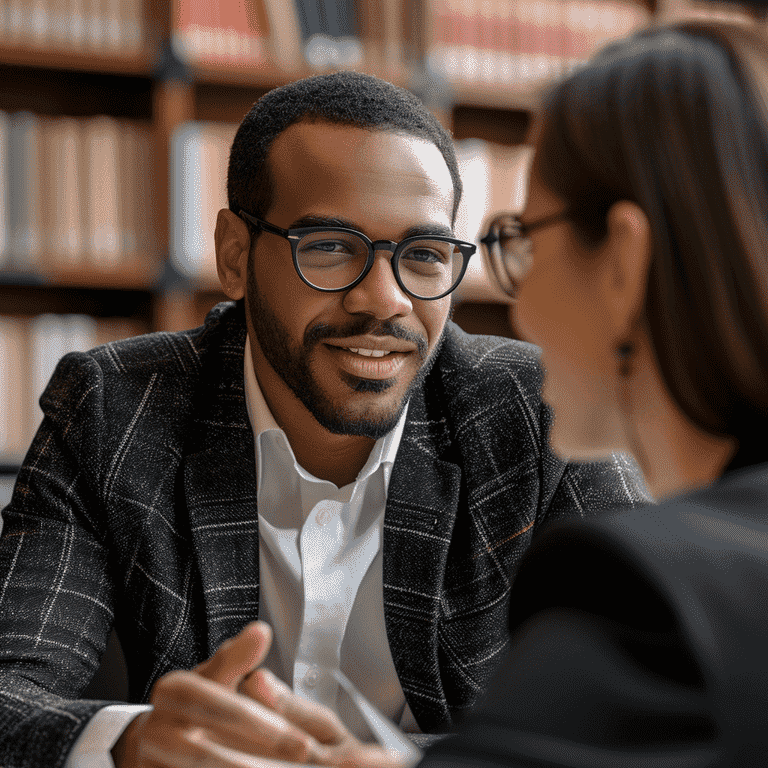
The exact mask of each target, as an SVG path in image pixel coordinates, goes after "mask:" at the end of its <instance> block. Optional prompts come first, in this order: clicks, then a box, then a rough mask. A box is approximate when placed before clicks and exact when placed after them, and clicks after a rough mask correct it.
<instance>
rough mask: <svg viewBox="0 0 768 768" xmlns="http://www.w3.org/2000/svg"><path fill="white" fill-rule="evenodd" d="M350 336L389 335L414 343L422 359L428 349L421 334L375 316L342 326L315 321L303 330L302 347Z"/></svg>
mask: <svg viewBox="0 0 768 768" xmlns="http://www.w3.org/2000/svg"><path fill="white" fill-rule="evenodd" d="M351 336H391V337H392V338H393V339H401V340H403V341H408V342H410V343H411V344H415V345H416V350H417V352H418V353H419V357H421V359H422V360H425V359H426V357H427V352H428V350H429V344H428V343H427V340H426V339H425V338H424V337H423V336H421V335H419V334H418V333H414V332H413V331H409V330H408V329H406V328H403V327H401V326H399V325H395V323H393V322H392V321H391V320H377V319H376V318H375V317H363V318H361V319H360V320H355V321H353V322H352V323H349V324H348V325H344V326H340V325H328V324H327V323H317V325H313V326H312V327H311V328H307V330H306V331H305V333H304V349H305V350H307V351H309V350H310V349H311V348H312V347H314V346H315V345H316V344H319V343H320V342H321V341H323V340H325V339H345V338H349V337H351Z"/></svg>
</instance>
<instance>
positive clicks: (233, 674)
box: [194, 621, 272, 686]
mask: <svg viewBox="0 0 768 768" xmlns="http://www.w3.org/2000/svg"><path fill="white" fill-rule="evenodd" d="M271 644H272V630H271V628H270V627H269V625H268V624H265V623H264V622H263V621H254V622H252V623H250V624H248V626H247V627H245V628H244V629H243V630H242V631H241V632H240V634H238V635H235V636H234V637H232V638H230V639H229V640H226V641H225V642H224V643H222V645H221V646H220V647H219V649H218V650H217V651H216V653H215V654H214V655H213V656H212V657H211V658H210V659H208V660H207V661H204V662H203V663H202V664H199V665H198V666H197V667H195V669H194V671H195V672H197V674H199V675H202V676H203V677H205V678H208V680H213V681H214V682H217V683H219V684H220V685H227V686H231V685H237V683H239V681H240V679H241V678H243V677H244V676H245V675H247V674H248V673H249V672H251V671H252V670H253V669H255V668H256V667H258V665H259V664H261V662H262V661H264V659H265V658H266V656H267V653H268V652H269V647H270V645H271Z"/></svg>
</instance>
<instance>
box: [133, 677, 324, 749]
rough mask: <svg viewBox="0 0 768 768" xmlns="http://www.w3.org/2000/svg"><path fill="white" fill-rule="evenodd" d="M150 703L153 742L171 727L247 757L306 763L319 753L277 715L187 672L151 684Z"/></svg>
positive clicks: (312, 742)
mask: <svg viewBox="0 0 768 768" xmlns="http://www.w3.org/2000/svg"><path fill="white" fill-rule="evenodd" d="M151 701H152V704H153V705H154V706H155V714H156V715H158V717H157V718H156V719H155V721H154V723H153V725H154V726H155V728H154V730H155V732H156V735H157V737H158V738H157V741H158V742H160V741H162V740H163V739H164V734H163V733H162V732H161V731H162V730H163V729H164V728H165V727H168V726H169V725H170V726H171V727H172V728H174V727H177V726H181V728H182V730H184V729H187V730H188V729H189V728H193V729H202V730H203V731H204V732H205V733H206V734H207V736H208V737H209V738H211V739H213V740H214V741H216V742H218V743H220V744H224V745H226V746H228V747H231V748H232V749H235V750H239V751H241V752H244V753H246V754H252V755H268V756H271V757H275V758H279V759H283V760H292V761H296V762H305V761H306V760H307V759H310V758H311V757H312V756H313V755H315V754H321V753H323V752H324V748H323V747H321V745H320V744H319V743H318V742H317V740H316V739H314V738H313V737H312V736H311V735H310V734H308V733H305V732H304V731H303V730H301V729H299V728H298V727H297V726H295V725H293V724H292V723H291V722H289V721H288V720H286V719H285V718H284V717H282V716H281V715H279V714H278V713H277V712H274V711H273V710H271V709H268V708H266V707H264V706H263V705H261V704H260V703H259V702H257V701H254V700H252V699H250V698H248V697H246V696H242V695H240V694H238V693H236V692H234V691H232V690H231V689H229V688H226V687H224V686H222V685H219V684H218V683H216V682H215V681H213V680H208V679H206V678H204V677H202V676H201V675H197V674H194V673H192V672H183V671H178V672H171V673H169V674H167V675H165V676H164V677H163V678H161V679H160V680H159V681H158V682H157V683H156V684H155V687H154V689H153V693H152V698H151ZM159 713H163V717H160V716H159ZM180 714H183V721H181V722H180V720H179V715H180ZM145 735H146V734H145ZM150 740H151V739H150Z"/></svg>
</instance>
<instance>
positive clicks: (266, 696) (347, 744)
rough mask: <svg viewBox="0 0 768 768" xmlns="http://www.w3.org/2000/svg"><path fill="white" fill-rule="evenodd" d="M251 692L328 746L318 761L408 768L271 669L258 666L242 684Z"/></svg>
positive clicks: (345, 766) (354, 767)
mask: <svg viewBox="0 0 768 768" xmlns="http://www.w3.org/2000/svg"><path fill="white" fill-rule="evenodd" d="M240 690H241V691H242V692H243V693H245V694H246V695H247V696H249V697H250V698H252V699H253V700H254V701H257V702H259V703H261V704H263V705H264V706H265V707H268V708H269V709H271V710H272V711H273V712H275V713H277V714H279V715H281V716H282V717H284V718H285V719H286V720H288V721H289V722H291V723H294V724H295V725H297V726H298V727H300V728H302V729H303V730H304V731H305V732H306V733H308V734H311V735H312V736H313V738H315V739H316V740H317V741H318V742H320V743H322V744H323V745H324V747H325V749H324V750H322V751H319V752H318V753H317V755H316V757H315V758H313V760H314V762H315V763H316V764H317V765H334V766H340V767H341V768H404V765H405V764H406V763H405V762H404V758H403V757H402V756H401V755H398V754H397V753H394V752H391V751H389V750H386V749H383V748H382V747H380V746H377V745H375V744H365V743H363V742H361V741H360V740H359V739H358V738H357V737H355V736H354V735H353V734H352V733H351V732H350V731H349V730H347V728H346V726H345V725H344V723H342V722H341V720H340V719H339V717H338V716H337V715H336V713H335V712H332V711H331V710H329V709H327V708H326V707H323V706H322V705H320V704H317V703H316V702H313V701H309V700H308V699H305V698H304V697H303V696H299V695H297V694H296V693H294V692H293V691H292V690H291V688H290V687H289V686H287V685H286V684H285V683H284V682H283V681H282V680H279V679H278V678H277V677H275V676H274V675H273V674H272V673H271V672H270V671H269V670H267V669H257V670H254V672H253V673H252V674H250V675H248V676H247V677H246V678H245V679H244V680H243V681H242V683H241V684H240Z"/></svg>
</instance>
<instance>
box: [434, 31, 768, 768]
mask: <svg viewBox="0 0 768 768" xmlns="http://www.w3.org/2000/svg"><path fill="white" fill-rule="evenodd" d="M534 144H535V159H534V164H533V169H532V174H531V181H530V188H529V199H528V205H527V207H526V210H525V212H524V214H523V216H522V222H519V221H516V220H515V219H514V217H509V216H506V217H500V219H497V220H496V221H495V222H494V224H493V225H492V226H491V229H490V231H489V234H488V236H486V238H484V243H485V245H486V248H487V252H488V257H489V263H490V265H491V267H492V271H493V272H494V274H495V275H496V276H497V279H498V280H499V283H500V284H501V285H502V286H503V287H504V288H505V289H506V290H507V291H508V292H509V293H510V294H511V295H514V296H516V298H517V321H518V324H519V327H520V328H521V329H522V330H523V332H524V333H525V335H526V336H527V338H529V339H530V340H531V341H533V342H535V343H537V344H539V345H540V346H541V348H542V362H543V364H544V367H545V370H546V378H545V384H544V397H545V399H546V400H547V401H548V402H549V403H550V405H551V406H552V407H553V409H554V412H555V422H554V427H553V431H552V434H551V437H550V439H551V441H552V444H553V447H554V448H555V449H556V450H557V451H558V452H559V453H561V454H562V455H569V456H572V457H582V458H585V459H586V458H590V459H591V458H595V457H598V456H604V455H606V454H607V453H609V452H611V451H629V452H631V453H632V454H634V456H635V457H636V459H637V460H638V462H639V464H640V466H641V468H642V469H643V472H644V474H645V476H646V480H647V482H648V486H649V489H650V490H651V492H652V493H653V494H654V496H655V497H656V498H657V499H659V500H660V501H661V503H660V505H659V506H657V507H652V508H646V509H643V510H633V511H631V512H627V513H616V514H613V515H609V516H607V517H603V518H600V519H596V520H594V521H589V522H584V523H583V524H576V525H570V524H563V525H558V526H553V527H552V528H550V529H548V530H547V531H545V532H544V533H543V535H542V536H541V537H540V538H539V539H538V541H537V542H536V543H535V544H534V546H533V547H532V549H531V550H530V551H529V553H528V555H527V556H526V559H525V562H524V564H523V566H522V567H521V570H520V572H519V575H518V578H517V581H516V583H515V587H514V593H515V597H514V599H513V601H512V604H513V606H514V608H513V615H512V616H511V621H512V624H513V627H515V630H516V631H515V635H514V640H513V643H512V648H511V649H510V652H509V655H508V658H507V661H506V662H505V664H504V666H503V667H502V669H501V670H500V671H499V675H498V678H497V679H498V683H497V684H496V686H495V687H494V688H493V689H492V690H491V691H490V693H489V695H488V697H487V700H486V703H485V705H484V707H483V708H482V710H481V712H480V713H479V714H478V715H477V716H476V719H475V720H474V722H473V723H472V724H471V725H470V726H469V727H468V729H467V730H466V732H465V733H464V734H463V735H461V736H457V737H452V738H450V739H447V740H445V741H444V742H441V743H440V744H439V745H437V746H436V747H434V748H433V749H432V750H431V751H430V752H429V753H428V755H427V757H426V759H425V760H424V762H423V765H424V766H447V765H470V764H471V765H475V766H481V765H482V766H485V765H520V766H545V765H546V766H602V765H605V766H659V767H660V766H673V765H674V766H705V765H706V766H714V765H717V766H726V765H728V766H747V765H750V766H751V765H764V764H765V763H766V761H768V728H766V719H767V718H768V654H766V648H768V464H766V463H765V462H768V439H767V436H768V428H767V427H768V375H767V374H768V174H767V173H766V170H767V169H768V46H767V45H766V42H765V41H764V40H763V39H762V38H761V37H759V36H758V35H757V33H754V32H750V31H748V30H747V29H746V28H740V27H713V26H705V25H703V24H700V23H689V24H682V25H679V26H677V27H675V28H672V29H663V28H661V29H660V28H657V29H651V30H647V31H645V32H642V33H640V34H638V35H637V36H635V37H634V38H633V39H631V40H629V41H627V42H624V43H621V44H618V45H615V46H613V47H612V48H611V49H610V50H607V51H606V52H605V53H603V54H602V55H600V56H599V57H598V58H596V59H595V60H594V61H593V62H592V63H591V64H590V65H589V66H588V67H587V68H585V69H584V70H582V71H580V72H579V73H577V74H576V75H574V76H572V77H571V78H569V79H568V80H567V81H565V82H563V83H562V84H560V85H558V86H556V87H555V88H554V89H553V90H552V91H551V92H550V93H549V95H548V97H547V99H546V101H545V105H544V109H543V110H542V114H541V116H540V118H539V120H538V124H537V127H536V130H535V135H534ZM564 575H566V576H567V578H564Z"/></svg>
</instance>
